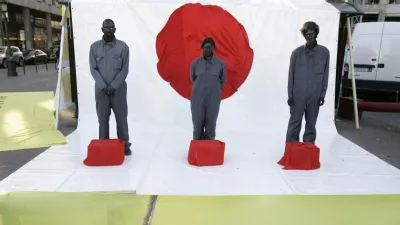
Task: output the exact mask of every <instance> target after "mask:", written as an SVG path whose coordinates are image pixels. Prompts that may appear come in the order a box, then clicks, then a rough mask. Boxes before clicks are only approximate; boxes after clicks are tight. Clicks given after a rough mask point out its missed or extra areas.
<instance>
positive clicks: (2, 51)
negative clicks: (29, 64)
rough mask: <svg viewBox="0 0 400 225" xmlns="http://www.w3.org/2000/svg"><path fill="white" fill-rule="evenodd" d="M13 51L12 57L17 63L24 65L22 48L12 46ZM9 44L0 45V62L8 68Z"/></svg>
mask: <svg viewBox="0 0 400 225" xmlns="http://www.w3.org/2000/svg"><path fill="white" fill-rule="evenodd" d="M10 48H11V52H12V53H13V55H12V59H13V60H14V61H15V62H16V63H17V65H18V66H22V65H23V64H24V56H23V54H22V52H21V50H20V49H19V48H18V47H16V46H10ZM7 49H8V47H7V46H0V63H1V66H2V67H4V68H7V57H6V52H7Z"/></svg>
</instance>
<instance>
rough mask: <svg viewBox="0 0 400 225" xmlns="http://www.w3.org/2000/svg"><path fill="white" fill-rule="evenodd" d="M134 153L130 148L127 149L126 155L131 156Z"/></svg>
mask: <svg viewBox="0 0 400 225" xmlns="http://www.w3.org/2000/svg"><path fill="white" fill-rule="evenodd" d="M131 154H132V151H131V149H130V148H129V147H127V148H125V155H131Z"/></svg>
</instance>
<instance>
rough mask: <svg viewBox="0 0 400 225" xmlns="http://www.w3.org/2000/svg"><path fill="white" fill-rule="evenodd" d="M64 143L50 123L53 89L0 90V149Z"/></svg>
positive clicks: (51, 118)
mask: <svg viewBox="0 0 400 225" xmlns="http://www.w3.org/2000/svg"><path fill="white" fill-rule="evenodd" d="M60 144H66V140H65V137H64V136H63V134H62V133H61V132H60V131H58V130H57V129H56V128H55V126H54V94H53V92H19V93H0V151H9V150H21V149H30V148H41V147H50V146H53V145H60Z"/></svg>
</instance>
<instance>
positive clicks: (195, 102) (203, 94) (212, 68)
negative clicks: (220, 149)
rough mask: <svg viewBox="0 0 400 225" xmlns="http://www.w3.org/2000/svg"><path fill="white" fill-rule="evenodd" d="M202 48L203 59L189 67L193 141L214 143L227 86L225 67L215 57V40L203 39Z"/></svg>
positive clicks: (221, 61)
mask: <svg viewBox="0 0 400 225" xmlns="http://www.w3.org/2000/svg"><path fill="white" fill-rule="evenodd" d="M201 48H202V49H203V55H202V56H200V57H199V58H197V59H195V60H194V61H193V62H192V64H191V66H190V80H191V81H192V83H193V85H192V93H191V98H190V108H191V111H192V122H193V140H214V139H215V130H216V125H217V118H218V113H219V107H220V104H221V91H222V88H223V87H224V85H225V83H226V66H225V63H224V61H223V60H222V59H220V58H219V57H217V56H215V55H214V49H215V42H214V40H213V39H212V38H209V37H208V38H206V39H204V41H203V43H202V44H201Z"/></svg>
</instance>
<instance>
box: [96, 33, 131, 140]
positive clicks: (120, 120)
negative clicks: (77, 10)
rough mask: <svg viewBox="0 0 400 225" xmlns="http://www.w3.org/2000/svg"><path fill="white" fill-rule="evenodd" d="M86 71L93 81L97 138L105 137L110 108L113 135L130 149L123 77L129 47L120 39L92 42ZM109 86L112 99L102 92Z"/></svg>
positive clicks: (126, 65) (127, 68)
mask: <svg viewBox="0 0 400 225" xmlns="http://www.w3.org/2000/svg"><path fill="white" fill-rule="evenodd" d="M89 64H90V72H91V74H92V76H93V79H94V80H95V98H96V111H97V117H98V121H99V139H108V138H109V136H110V135H109V120H110V115H111V109H112V110H113V112H114V115H115V118H116V122H117V136H118V138H119V139H121V140H123V141H125V145H126V146H130V143H129V132H128V119H127V117H128V104H127V84H126V81H125V79H126V77H127V75H128V72H129V47H128V46H127V45H126V43H125V42H123V41H121V40H117V39H116V40H114V41H113V42H111V43H107V42H105V41H104V40H99V41H96V42H94V43H93V44H92V45H91V46H90V53H89ZM109 85H111V86H112V87H114V88H115V93H114V96H111V97H109V96H107V95H106V94H105V93H104V92H103V91H102V89H103V88H106V87H107V86H109Z"/></svg>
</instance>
